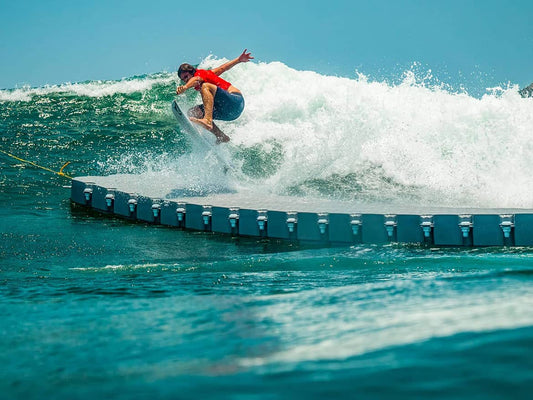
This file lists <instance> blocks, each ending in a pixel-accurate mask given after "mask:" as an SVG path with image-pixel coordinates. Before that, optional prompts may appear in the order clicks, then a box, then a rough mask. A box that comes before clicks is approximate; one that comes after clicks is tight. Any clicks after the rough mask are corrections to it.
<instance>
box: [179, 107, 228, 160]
mask: <svg viewBox="0 0 533 400" xmlns="http://www.w3.org/2000/svg"><path fill="white" fill-rule="evenodd" d="M172 113H173V114H174V117H176V120H177V121H178V125H179V126H180V129H181V130H182V131H183V132H184V133H186V134H187V135H188V136H189V138H190V139H191V141H192V144H193V148H194V149H195V150H196V151H200V152H208V151H211V152H213V154H214V156H215V157H216V158H217V160H218V161H219V162H220V163H221V164H222V165H223V166H224V168H225V170H229V169H232V170H235V166H234V165H233V163H232V162H231V160H230V159H229V157H224V156H223V155H222V154H221V152H220V151H219V149H218V148H217V146H218V145H217V144H216V138H215V136H214V135H213V134H212V133H211V132H209V131H208V130H206V129H203V128H202V127H200V126H195V124H193V123H192V122H191V120H190V119H189V117H188V116H187V115H186V114H185V113H184V112H183V110H182V109H181V107H180V106H179V104H178V102H177V101H176V100H173V101H172Z"/></svg>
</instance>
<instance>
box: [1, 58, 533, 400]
mask: <svg viewBox="0 0 533 400" xmlns="http://www.w3.org/2000/svg"><path fill="white" fill-rule="evenodd" d="M219 62H220V60H212V59H207V60H205V61H204V63H205V65H206V66H210V65H213V64H216V63H219ZM239 68H240V69H239ZM239 68H236V69H235V71H234V70H232V71H231V74H228V76H229V78H228V79H230V80H231V81H232V82H233V83H234V84H235V85H236V86H237V87H239V88H240V89H241V90H243V92H244V93H245V97H246V100H247V109H246V111H245V113H244V114H243V116H242V117H241V118H240V119H239V120H238V121H236V122H235V123H233V124H225V125H222V124H221V126H222V127H223V129H225V130H226V131H227V132H228V133H229V134H230V136H231V137H232V143H233V144H232V146H233V147H231V149H232V150H231V151H232V153H231V154H232V157H233V158H234V161H235V162H236V163H237V164H238V165H239V173H238V174H237V175H235V176H227V177H224V178H223V179H227V180H228V181H227V182H224V184H227V185H230V186H232V188H234V190H236V191H239V190H241V189H247V190H257V191H258V193H261V191H266V192H269V193H275V194H284V195H297V196H315V197H316V196H321V197H332V198H342V199H344V200H350V199H357V200H358V201H385V202H388V201H391V202H398V203H405V202H409V204H415V205H416V204H424V205H428V204H437V205H448V206H450V205H451V206H454V205H455V206H459V205H469V206H495V207H528V208H531V207H532V206H533V196H532V189H531V187H532V186H531V178H530V170H531V169H530V168H529V167H531V164H532V161H531V160H532V159H533V157H532V156H533V148H532V146H531V144H530V129H531V126H533V124H532V118H533V117H532V116H533V112H532V110H533V107H532V102H531V100H529V99H521V98H520V97H519V96H518V94H517V93H516V88H515V87H509V88H503V89H494V90H493V91H491V92H489V93H487V94H486V95H484V96H482V97H477V98H474V97H472V96H469V95H468V94H467V93H464V92H461V91H454V90H453V89H452V88H450V87H446V85H443V84H440V83H438V82H437V83H436V82H433V81H431V77H428V76H422V77H420V75H419V74H417V73H416V71H415V72H413V71H407V72H406V74H405V75H404V76H403V77H401V78H399V79H398V80H397V81H391V82H375V81H371V80H369V79H368V78H367V77H365V76H362V75H359V76H358V77H357V78H355V79H347V78H338V77H328V76H321V75H319V74H315V73H313V72H306V71H294V70H291V69H290V68H288V67H287V66H285V65H283V64H281V63H271V64H249V65H246V66H243V67H242V68H241V67H239ZM252 75H253V76H262V77H264V80H253V79H252V77H251V76H252ZM273 81H275V83H272V82H273ZM304 83H305V84H307V86H305V90H306V96H304V97H302V96H301V90H302V87H303V86H302V85H303V84H304ZM175 84H176V75H175V73H160V74H154V75H148V76H141V77H132V78H127V79H123V80H120V81H113V82H83V83H77V84H65V85H60V86H53V87H43V88H19V89H13V90H3V91H0V132H1V134H2V135H1V139H0V148H1V150H3V151H5V152H9V153H10V154H13V155H16V156H17V157H19V158H22V159H24V160H29V161H32V162H34V163H36V164H39V165H41V166H46V167H49V168H51V169H53V170H55V171H57V170H59V168H61V166H62V165H63V164H64V163H65V162H67V161H70V162H71V164H69V165H68V166H67V167H66V168H65V172H66V173H67V174H69V175H73V176H83V175H109V174H116V173H120V174H134V175H136V176H138V179H140V180H143V179H145V180H146V181H147V184H149V183H150V184H153V182H154V177H158V179H161V180H162V181H164V182H165V183H166V184H170V185H172V184H174V183H175V184H176V185H178V184H183V182H189V183H191V182H194V184H195V185H200V186H201V185H202V182H203V181H206V182H207V183H213V182H209V181H210V179H211V180H213V181H216V183H220V179H221V178H220V176H221V175H220V173H217V171H216V170H215V169H214V168H215V167H214V166H212V165H209V164H208V163H207V162H206V161H205V160H204V159H202V157H201V156H197V158H196V159H195V158H194V157H191V150H190V145H189V143H188V139H187V137H185V136H184V135H183V134H182V133H181V132H180V131H179V128H178V127H177V126H176V124H175V121H174V119H173V116H172V113H171V111H170V102H171V100H172V99H173V98H174V94H173V93H174V89H175ZM182 101H183V102H184V103H185V104H187V105H193V104H195V102H197V101H198V99H197V98H195V94H194V93H190V94H187V96H186V97H184V98H183V99H182ZM527 124H529V127H527ZM517 149H518V150H517ZM465 159H466V160H468V162H467V164H468V168H465V167H464V165H465V161H464V160H465ZM184 160H185V161H184ZM0 166H1V175H0V188H1V191H0V365H1V368H0V398H2V399H22V398H24V399H36V398H39V399H42V398H45V399H46V398H50V399H52V398H53V399H95V398H114V399H115V398H116V399H121V398H123V399H133V398H134V399H137V398H138V399H148V398H150V399H188V398H194V399H201V398H221V399H224V398H228V399H229V398H231V399H237V398H239V399H248V398H261V399H263V398H267V399H271V398H272V399H274V398H305V399H311V398H317V399H324V398H360V399H391V398H400V399H414V398H434V399H440V398H443V399H445V398H446V399H466V398H468V399H471V398H483V399H485V398H487V399H509V398H517V399H519V398H524V399H525V398H529V396H530V393H531V390H532V389H533V350H532V349H533V311H532V310H533V284H532V283H533V249H530V248H481V249H459V248H426V247H420V246H408V245H396V244H391V245H386V246H371V245H358V246H352V247H343V248H331V247H329V248H317V247H310V246H303V245H297V244H287V243H277V242H270V241H263V240H254V239H243V238H232V237H229V236H222V235H216V234H210V233H193V232H184V231H180V230H175V229H170V228H165V227H159V226H152V225H147V224H141V223H132V222H127V221H123V220H119V219H113V218H109V217H103V216H100V215H97V214H93V213H90V212H88V211H87V210H84V209H79V208H73V207H71V204H70V200H69V197H70V191H69V188H68V186H69V183H70V181H69V180H68V179H66V178H64V177H61V176H58V175H56V174H53V173H50V172H48V171H45V170H42V169H39V168H37V167H35V166H32V165H29V164H28V163H25V162H23V161H19V160H16V159H14V158H12V157H10V156H8V155H6V154H4V153H1V154H0ZM230 175H231V174H230ZM222 176H224V175H223V174H222ZM148 181H151V182H148ZM191 184H192V183H191ZM208 187H210V186H209V185H208Z"/></svg>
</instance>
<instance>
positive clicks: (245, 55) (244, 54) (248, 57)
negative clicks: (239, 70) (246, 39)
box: [238, 49, 254, 62]
mask: <svg viewBox="0 0 533 400" xmlns="http://www.w3.org/2000/svg"><path fill="white" fill-rule="evenodd" d="M247 51H248V49H244V51H243V52H242V54H241V55H240V56H239V58H238V60H239V62H248V61H250V60H253V59H254V58H253V57H252V56H251V54H252V53H247Z"/></svg>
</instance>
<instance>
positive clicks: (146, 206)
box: [71, 175, 533, 246]
mask: <svg viewBox="0 0 533 400" xmlns="http://www.w3.org/2000/svg"><path fill="white" fill-rule="evenodd" d="M199 194H202V193H195V192H194V191H190V190H183V189H180V188H172V187H164V185H156V184H154V185H152V187H147V185H146V182H139V179H136V178H135V177H134V176H132V175H113V176H87V177H78V178H75V179H74V180H73V183H72V194H71V199H72V201H73V202H74V203H76V204H80V205H83V206H86V207H90V208H92V209H94V210H97V211H99V212H102V213H105V214H113V215H116V216H119V217H122V218H127V219H133V220H139V221H144V222H149V223H154V224H162V225H166V226H171V227H177V228H182V229H191V230H199V231H212V232H218V233H223V234H232V235H240V236H251V237H265V238H275V239H285V240H295V241H302V242H317V243H324V244H346V245H350V244H355V243H369V244H382V243H388V242H401V243H423V244H428V245H435V246H503V245H506V246H531V245H533V210H532V209H492V208H490V209H487V208H484V209H482V208H447V207H428V206H424V207H416V206H414V205H409V206H407V205H399V204H389V203H381V204H377V203H374V204H368V203H357V202H347V201H336V200H328V199H317V198H313V199H309V198H300V197H289V196H276V195H270V194H267V195H265V194H264V193H261V194H255V193H252V192H239V193H218V194H207V195H205V196H203V195H199Z"/></svg>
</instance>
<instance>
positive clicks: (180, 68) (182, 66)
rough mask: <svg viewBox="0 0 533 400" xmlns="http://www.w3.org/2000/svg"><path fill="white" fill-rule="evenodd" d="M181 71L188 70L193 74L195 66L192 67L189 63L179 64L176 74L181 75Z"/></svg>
mask: <svg viewBox="0 0 533 400" xmlns="http://www.w3.org/2000/svg"><path fill="white" fill-rule="evenodd" d="M183 72H190V73H191V74H192V75H194V73H195V72H196V68H194V67H193V66H192V65H191V64H181V65H180V67H179V68H178V76H179V77H181V74H182V73H183Z"/></svg>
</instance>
